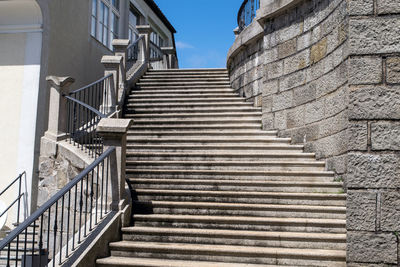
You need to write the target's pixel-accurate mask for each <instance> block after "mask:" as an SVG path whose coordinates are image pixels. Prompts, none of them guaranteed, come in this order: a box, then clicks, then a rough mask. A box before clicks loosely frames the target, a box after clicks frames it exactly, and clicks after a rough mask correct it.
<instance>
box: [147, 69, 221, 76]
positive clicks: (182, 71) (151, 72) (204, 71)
mask: <svg viewBox="0 0 400 267" xmlns="http://www.w3.org/2000/svg"><path fill="white" fill-rule="evenodd" d="M217 73H218V74H225V75H228V70H227V69H168V70H148V71H147V72H146V75H159V74H167V75H170V76H174V75H192V74H195V75H197V74H217Z"/></svg>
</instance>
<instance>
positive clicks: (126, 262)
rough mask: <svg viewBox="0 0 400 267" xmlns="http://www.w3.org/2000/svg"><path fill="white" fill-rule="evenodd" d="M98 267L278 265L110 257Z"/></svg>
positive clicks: (241, 266)
mask: <svg viewBox="0 0 400 267" xmlns="http://www.w3.org/2000/svg"><path fill="white" fill-rule="evenodd" d="M96 266H97V267H110V266H117V267H261V266H262V267H277V266H278V265H264V264H262V265H259V264H247V263H245V264H241V263H227V262H212V261H194V260H187V261H185V260H170V259H156V258H137V257H108V258H104V259H98V260H97V261H96Z"/></svg>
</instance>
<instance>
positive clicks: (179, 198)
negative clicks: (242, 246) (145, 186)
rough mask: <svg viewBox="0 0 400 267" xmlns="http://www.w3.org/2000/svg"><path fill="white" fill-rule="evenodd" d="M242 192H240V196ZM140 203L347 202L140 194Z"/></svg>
mask: <svg viewBox="0 0 400 267" xmlns="http://www.w3.org/2000/svg"><path fill="white" fill-rule="evenodd" d="M239 194H240V192H238V195H239ZM137 195H138V200H139V201H151V200H154V201H191V202H214V203H216V202H223V203H247V204H280V205H284V204H287V205H313V206H344V205H346V202H345V200H332V199H309V198H298V199H296V198H272V197H262V198H261V197H241V196H237V197H228V196H193V195H181V196H176V195H161V193H160V194H159V195H148V194H145V193H138V194H137Z"/></svg>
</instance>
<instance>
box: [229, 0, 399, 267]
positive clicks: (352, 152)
mask: <svg viewBox="0 0 400 267" xmlns="http://www.w3.org/2000/svg"><path fill="white" fill-rule="evenodd" d="M260 25H262V26H263V30H261V31H257V27H260ZM228 68H229V71H230V76H231V82H232V86H233V87H234V88H235V89H237V90H238V91H239V92H240V94H241V95H243V96H245V97H247V98H249V100H252V99H256V100H257V98H260V96H262V101H255V104H256V105H258V106H261V107H262V111H263V128H264V129H277V130H279V135H280V136H285V137H291V138H292V140H293V143H304V144H305V150H306V151H309V152H315V153H316V155H317V158H319V159H326V161H327V167H328V169H329V170H333V171H335V173H336V175H337V178H338V179H339V178H342V179H343V180H344V182H345V190H346V191H347V194H348V197H347V230H348V232H347V233H348V234H347V262H348V266H398V265H399V264H400V253H399V251H400V245H399V238H400V208H399V207H400V1H397V0H347V1H345V0H275V1H269V2H268V4H267V5H266V6H265V8H263V9H262V10H259V11H258V12H257V17H256V19H255V21H253V23H252V24H251V25H250V26H249V27H248V28H246V29H245V30H244V31H243V32H242V33H241V34H240V35H238V36H237V38H236V40H235V43H234V45H233V46H232V48H231V50H230V51H229V54H228Z"/></svg>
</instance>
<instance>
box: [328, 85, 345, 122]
mask: <svg viewBox="0 0 400 267" xmlns="http://www.w3.org/2000/svg"><path fill="white" fill-rule="evenodd" d="M348 103H349V100H348V93H347V86H342V87H341V88H339V89H338V90H337V91H335V92H333V93H332V94H329V95H327V96H326V97H325V117H331V116H333V115H335V114H337V113H339V112H341V111H343V110H345V109H346V108H347V105H348Z"/></svg>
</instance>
